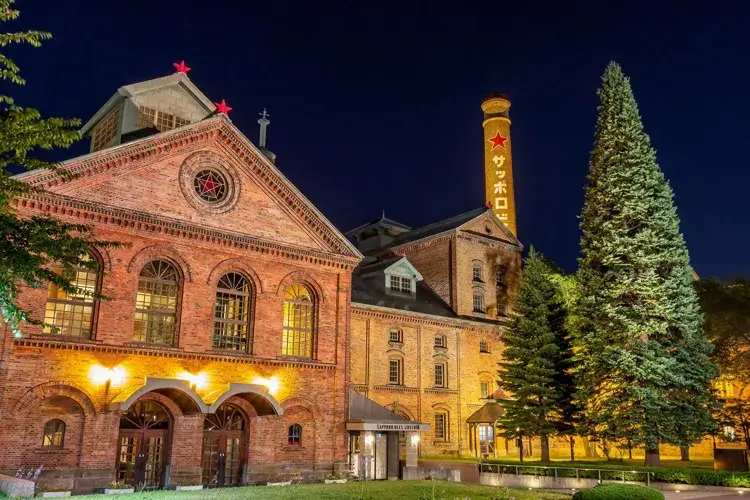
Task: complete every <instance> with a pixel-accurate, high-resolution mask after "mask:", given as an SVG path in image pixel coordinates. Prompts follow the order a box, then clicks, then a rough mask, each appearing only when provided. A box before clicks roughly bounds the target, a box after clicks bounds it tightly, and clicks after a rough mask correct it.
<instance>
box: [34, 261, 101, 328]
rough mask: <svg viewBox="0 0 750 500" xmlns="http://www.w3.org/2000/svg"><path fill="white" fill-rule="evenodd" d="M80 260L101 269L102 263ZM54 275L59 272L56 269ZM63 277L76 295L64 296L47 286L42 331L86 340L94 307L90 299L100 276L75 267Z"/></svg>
mask: <svg viewBox="0 0 750 500" xmlns="http://www.w3.org/2000/svg"><path fill="white" fill-rule="evenodd" d="M81 260H82V261H84V262H88V263H90V264H92V265H93V264H96V265H97V267H101V262H99V261H98V259H94V258H92V257H91V256H90V255H88V254H86V255H82V256H81ZM56 272H61V271H60V270H59V268H58V269H56ZM66 277H67V278H68V279H69V280H70V282H71V284H72V285H73V286H74V287H75V288H76V291H75V292H73V293H67V292H65V291H64V290H62V289H61V288H60V287H58V286H57V285H55V284H54V283H50V284H49V288H48V289H47V305H46V309H45V312H44V327H43V330H42V331H43V332H44V333H50V334H54V335H66V336H70V337H80V338H85V339H89V338H91V334H92V326H93V319H94V309H95V307H96V299H94V297H93V295H94V294H95V293H98V292H99V287H100V286H101V283H100V277H101V275H100V274H99V273H97V271H95V270H94V269H90V268H88V267H74V268H72V269H71V270H70V271H66Z"/></svg>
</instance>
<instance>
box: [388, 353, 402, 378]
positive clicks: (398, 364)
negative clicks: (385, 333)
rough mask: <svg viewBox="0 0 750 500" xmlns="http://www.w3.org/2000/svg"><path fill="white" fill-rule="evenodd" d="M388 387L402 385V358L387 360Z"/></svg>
mask: <svg viewBox="0 0 750 500" xmlns="http://www.w3.org/2000/svg"><path fill="white" fill-rule="evenodd" d="M394 363H395V365H396V370H397V372H396V381H395V382H394V380H393V366H394ZM388 385H404V360H403V358H398V357H392V358H388Z"/></svg>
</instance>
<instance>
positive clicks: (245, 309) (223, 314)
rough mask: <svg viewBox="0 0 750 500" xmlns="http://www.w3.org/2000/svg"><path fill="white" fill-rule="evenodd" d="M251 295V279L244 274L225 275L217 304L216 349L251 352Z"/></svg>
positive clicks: (219, 286) (215, 317)
mask: <svg viewBox="0 0 750 500" xmlns="http://www.w3.org/2000/svg"><path fill="white" fill-rule="evenodd" d="M251 295H252V288H251V287H250V282H249V281H248V279H247V278H245V277H244V276H243V275H241V274H239V273H228V274H225V275H224V276H222V277H221V279H220V280H219V283H218V285H217V287H216V304H215V305H214V337H213V342H212V346H213V348H214V349H231V350H233V351H247V349H248V345H249V333H248V332H249V328H250V324H249V320H250V298H251Z"/></svg>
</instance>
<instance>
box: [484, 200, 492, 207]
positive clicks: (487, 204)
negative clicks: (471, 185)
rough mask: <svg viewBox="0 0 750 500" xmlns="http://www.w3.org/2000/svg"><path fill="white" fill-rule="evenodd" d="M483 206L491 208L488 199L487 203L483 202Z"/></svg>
mask: <svg viewBox="0 0 750 500" xmlns="http://www.w3.org/2000/svg"><path fill="white" fill-rule="evenodd" d="M484 206H485V207H487V208H492V202H490V201H488V202H487V203H485V204H484Z"/></svg>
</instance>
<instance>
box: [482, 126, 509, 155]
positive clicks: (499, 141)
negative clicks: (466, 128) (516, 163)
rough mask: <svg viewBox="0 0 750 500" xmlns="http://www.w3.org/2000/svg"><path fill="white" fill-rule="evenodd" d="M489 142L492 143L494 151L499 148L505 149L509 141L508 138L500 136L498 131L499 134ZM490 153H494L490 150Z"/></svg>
mask: <svg viewBox="0 0 750 500" xmlns="http://www.w3.org/2000/svg"><path fill="white" fill-rule="evenodd" d="M487 140H488V141H490V142H491V143H492V149H495V148H498V147H499V148H503V149H505V141H507V140H508V138H507V137H503V136H502V135H500V131H499V130H498V131H497V133H496V134H495V137H490V138H489V139H487ZM490 151H492V150H490Z"/></svg>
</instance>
